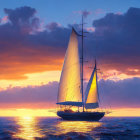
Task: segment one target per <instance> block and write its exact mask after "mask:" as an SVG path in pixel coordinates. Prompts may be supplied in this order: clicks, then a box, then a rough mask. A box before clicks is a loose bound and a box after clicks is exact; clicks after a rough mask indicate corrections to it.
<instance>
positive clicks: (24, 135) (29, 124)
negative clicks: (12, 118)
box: [14, 116, 43, 140]
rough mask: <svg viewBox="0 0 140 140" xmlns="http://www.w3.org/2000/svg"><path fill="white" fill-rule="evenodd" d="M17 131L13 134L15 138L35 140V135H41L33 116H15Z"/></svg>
mask: <svg viewBox="0 0 140 140" xmlns="http://www.w3.org/2000/svg"><path fill="white" fill-rule="evenodd" d="M16 122H17V125H19V131H18V132H17V133H16V134H15V135H14V137H16V138H21V139H26V140H35V137H43V135H42V134H40V129H39V128H38V127H37V119H36V118H35V117H32V116H29V117H19V118H16Z"/></svg>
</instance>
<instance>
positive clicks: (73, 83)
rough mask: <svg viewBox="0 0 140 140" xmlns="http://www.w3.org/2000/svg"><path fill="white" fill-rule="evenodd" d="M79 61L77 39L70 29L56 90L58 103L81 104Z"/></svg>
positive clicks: (73, 31)
mask: <svg viewBox="0 0 140 140" xmlns="http://www.w3.org/2000/svg"><path fill="white" fill-rule="evenodd" d="M80 89H81V78H80V63H79V52H78V39H77V34H76V32H75V30H74V29H73V30H72V33H71V37H70V40H69V44H68V48H67V52H66V55H65V60H64V64H63V69H62V73H61V78H60V84H59V90H58V103H57V104H60V105H73V106H82V95H81V91H80Z"/></svg>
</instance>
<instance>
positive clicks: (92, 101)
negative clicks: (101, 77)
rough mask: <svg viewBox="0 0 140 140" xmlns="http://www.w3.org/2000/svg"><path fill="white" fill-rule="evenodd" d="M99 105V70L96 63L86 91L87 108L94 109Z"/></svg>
mask: <svg viewBox="0 0 140 140" xmlns="http://www.w3.org/2000/svg"><path fill="white" fill-rule="evenodd" d="M97 107H99V104H98V89H97V71H96V63H95V68H94V70H93V72H92V75H91V77H90V80H89V82H88V85H87V88H86V91H85V108H86V109H94V108H97Z"/></svg>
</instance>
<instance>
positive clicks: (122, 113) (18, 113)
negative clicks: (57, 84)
mask: <svg viewBox="0 0 140 140" xmlns="http://www.w3.org/2000/svg"><path fill="white" fill-rule="evenodd" d="M73 110H74V111H77V109H76V108H74V109H73ZM96 111H101V110H96ZM102 111H107V112H110V113H109V114H106V116H107V117H140V108H116V109H111V110H109V109H105V110H102ZM56 112H57V111H56V109H54V108H52V109H0V116H1V117H2V116H4V117H10V116H15V117H24V118H27V119H28V118H30V117H36V116H37V117H57V115H56Z"/></svg>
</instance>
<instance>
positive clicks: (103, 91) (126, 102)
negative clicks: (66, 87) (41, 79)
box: [0, 78, 140, 108]
mask: <svg viewBox="0 0 140 140" xmlns="http://www.w3.org/2000/svg"><path fill="white" fill-rule="evenodd" d="M139 83H140V78H132V79H125V80H121V81H118V82H114V81H111V80H101V81H100V82H99V85H98V87H99V97H100V105H101V107H103V108H106V107H107V108H108V107H110V106H111V107H113V108H121V107H140V102H139V99H140V94H139V91H140V86H139ZM57 93H58V82H52V83H49V84H47V85H42V86H28V87H24V88H21V87H14V88H10V87H9V89H6V90H3V91H0V106H1V108H5V107H6V108H52V107H56V102H57Z"/></svg>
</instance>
